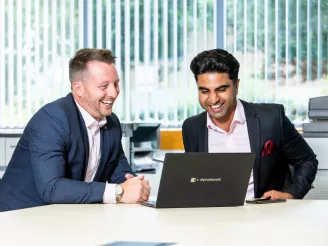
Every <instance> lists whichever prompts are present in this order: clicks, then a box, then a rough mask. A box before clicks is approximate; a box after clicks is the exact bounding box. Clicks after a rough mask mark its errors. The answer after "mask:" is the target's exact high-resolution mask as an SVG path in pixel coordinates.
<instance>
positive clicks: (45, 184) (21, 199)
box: [0, 93, 135, 212]
mask: <svg viewBox="0 0 328 246" xmlns="http://www.w3.org/2000/svg"><path fill="white" fill-rule="evenodd" d="M100 131H101V159H100V163H99V167H98V169H97V172H96V174H95V177H94V181H93V182H90V183H87V182H84V181H83V180H84V177H85V173H86V168H87V165H88V156H89V143H88V135H87V129H86V126H85V123H84V120H83V118H82V115H81V114H80V111H79V110H78V108H77V106H76V104H75V101H74V98H73V96H72V94H71V93H70V94H68V95H67V96H66V97H64V98H61V99H58V100H56V101H55V102H52V103H49V104H47V105H45V106H44V107H42V108H41V109H40V110H39V111H38V112H37V113H36V114H35V115H34V116H33V117H32V119H31V120H30V121H29V123H28V124H27V126H26V128H25V130H24V133H23V135H22V137H21V138H20V140H19V142H18V144H17V147H16V149H15V151H14V154H13V156H12V158H11V160H10V162H9V164H8V168H7V170H6V172H5V174H4V176H3V179H2V182H1V185H0V212H1V211H8V210H14V209H21V208H28V207H35V206H42V205H46V204H56V203H70V204H72V203H100V202H102V200H103V193H104V190H105V184H106V182H107V181H108V182H110V183H122V182H124V181H125V180H126V179H125V174H126V173H131V174H133V175H135V174H134V173H133V172H132V170H131V168H130V165H129V164H128V161H127V159H126V157H125V155H124V152H123V149H122V144H121V138H122V130H121V125H120V122H119V120H118V118H117V116H116V115H115V114H113V113H112V114H111V115H110V116H108V117H107V124H106V125H104V126H103V127H102V128H101V130H100Z"/></svg>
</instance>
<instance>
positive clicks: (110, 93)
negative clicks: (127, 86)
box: [106, 84, 120, 99]
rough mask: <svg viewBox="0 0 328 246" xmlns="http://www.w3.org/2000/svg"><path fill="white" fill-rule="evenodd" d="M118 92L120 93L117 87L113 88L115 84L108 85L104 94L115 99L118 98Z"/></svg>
mask: <svg viewBox="0 0 328 246" xmlns="http://www.w3.org/2000/svg"><path fill="white" fill-rule="evenodd" d="M119 92H120V89H119V87H118V86H115V84H110V85H108V87H107V91H106V94H107V96H108V97H110V98H114V99H115V98H116V97H117V96H118V94H119Z"/></svg>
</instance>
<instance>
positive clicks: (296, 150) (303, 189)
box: [280, 106, 318, 199]
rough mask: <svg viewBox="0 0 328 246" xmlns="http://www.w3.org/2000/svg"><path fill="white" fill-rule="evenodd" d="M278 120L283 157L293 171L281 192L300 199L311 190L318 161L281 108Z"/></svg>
mask: <svg viewBox="0 0 328 246" xmlns="http://www.w3.org/2000/svg"><path fill="white" fill-rule="evenodd" d="M280 119H281V132H282V144H283V152H284V156H285V158H287V161H288V163H289V164H290V165H291V166H292V167H293V169H294V171H293V175H291V177H290V178H289V179H288V180H287V182H286V185H285V187H284V189H283V191H284V192H288V193H290V194H291V195H293V196H294V198H297V199H301V198H303V197H304V196H305V195H306V194H307V193H308V191H309V190H310V189H311V185H312V183H313V181H314V179H315V175H316V173H317V168H318V161H317V159H316V155H315V154H314V153H313V151H312V149H311V148H310V146H309V145H308V144H307V143H306V141H305V140H304V139H303V137H302V136H301V135H300V134H299V133H298V131H297V130H296V129H295V127H294V125H293V124H292V123H291V122H290V120H289V119H288V118H287V117H286V115H285V112H284V109H283V106H281V110H280Z"/></svg>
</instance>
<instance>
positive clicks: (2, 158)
mask: <svg viewBox="0 0 328 246" xmlns="http://www.w3.org/2000/svg"><path fill="white" fill-rule="evenodd" d="M6 164H7V162H6V145H5V137H0V172H1V171H4V167H5V165H6ZM0 176H1V175H0Z"/></svg>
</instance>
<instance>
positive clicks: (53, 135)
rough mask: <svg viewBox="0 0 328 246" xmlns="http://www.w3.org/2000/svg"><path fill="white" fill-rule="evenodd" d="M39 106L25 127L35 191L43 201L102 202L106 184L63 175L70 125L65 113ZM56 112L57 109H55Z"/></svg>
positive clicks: (64, 173)
mask: <svg viewBox="0 0 328 246" xmlns="http://www.w3.org/2000/svg"><path fill="white" fill-rule="evenodd" d="M50 112H53V110H49V111H47V110H46V109H42V110H41V111H39V112H38V113H37V115H36V116H35V117H34V119H33V120H32V121H31V122H30V124H28V126H27V129H25V130H26V131H27V132H28V134H29V152H30V158H31V165H32V172H33V176H34V181H35V185H36V188H37V191H38V193H39V195H40V197H41V199H43V201H44V202H45V203H46V204H56V203H65V204H69V203H98V202H102V200H103V194H104V190H105V183H100V182H91V183H86V182H83V181H77V180H71V179H68V178H66V177H67V173H66V165H67V158H66V156H67V151H68V141H69V134H70V132H69V131H70V130H69V129H70V126H69V123H68V120H66V121H65V119H67V116H66V115H65V114H64V113H63V112H60V113H59V114H57V115H56V116H54V114H51V113H50ZM57 113H58V109H57Z"/></svg>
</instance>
